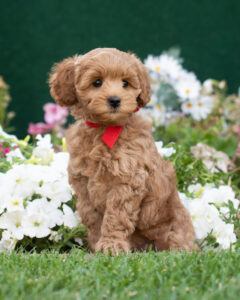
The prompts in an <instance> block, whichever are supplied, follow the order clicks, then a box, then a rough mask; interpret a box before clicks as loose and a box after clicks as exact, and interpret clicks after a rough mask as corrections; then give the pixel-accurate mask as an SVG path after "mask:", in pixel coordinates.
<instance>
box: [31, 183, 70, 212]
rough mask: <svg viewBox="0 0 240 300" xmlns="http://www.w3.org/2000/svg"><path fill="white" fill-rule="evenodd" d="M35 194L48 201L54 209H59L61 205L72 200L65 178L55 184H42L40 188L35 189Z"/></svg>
mask: <svg viewBox="0 0 240 300" xmlns="http://www.w3.org/2000/svg"><path fill="white" fill-rule="evenodd" d="M36 193H37V194H40V195H41V196H42V197H45V198H48V199H50V200H51V203H52V204H53V205H54V206H55V207H59V206H60V205H61V203H65V202H68V201H70V200H71V199H72V194H71V189H70V186H69V184H68V182H67V178H63V179H61V180H58V181H55V182H44V183H43V184H42V186H40V187H37V188H36Z"/></svg>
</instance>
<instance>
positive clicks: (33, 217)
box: [23, 213, 50, 238]
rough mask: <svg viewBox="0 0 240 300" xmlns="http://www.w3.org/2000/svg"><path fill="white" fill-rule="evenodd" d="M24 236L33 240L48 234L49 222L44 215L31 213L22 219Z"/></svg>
mask: <svg viewBox="0 0 240 300" xmlns="http://www.w3.org/2000/svg"><path fill="white" fill-rule="evenodd" d="M23 227H24V234H25V235H27V236H29V237H31V238H33V237H37V238H43V237H45V236H48V235H49V234H50V229H49V220H48V217H47V216H46V215H44V214H39V213H33V214H29V215H26V216H25V217H24V219H23Z"/></svg>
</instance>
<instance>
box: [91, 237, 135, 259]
mask: <svg viewBox="0 0 240 300" xmlns="http://www.w3.org/2000/svg"><path fill="white" fill-rule="evenodd" d="M95 250H96V251H101V252H103V253H104V254H106V253H108V252H109V251H110V252H111V255H117V254H119V253H120V252H124V253H127V252H129V251H130V245H129V243H128V242H127V241H124V240H116V239H100V240H99V241H98V242H97V244H96V249H95Z"/></svg>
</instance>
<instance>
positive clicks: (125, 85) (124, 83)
mask: <svg viewBox="0 0 240 300" xmlns="http://www.w3.org/2000/svg"><path fill="white" fill-rule="evenodd" d="M126 87H128V82H127V80H123V88H126Z"/></svg>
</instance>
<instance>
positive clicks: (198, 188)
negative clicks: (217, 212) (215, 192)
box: [188, 183, 204, 198]
mask: <svg viewBox="0 0 240 300" xmlns="http://www.w3.org/2000/svg"><path fill="white" fill-rule="evenodd" d="M203 190H204V188H203V187H202V185H201V184H200V183H197V184H191V185H189V186H188V191H189V193H191V194H193V195H194V197H197V196H196V195H197V194H200V193H202V192H203ZM199 196H200V195H199ZM197 198H198V197H197Z"/></svg>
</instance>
